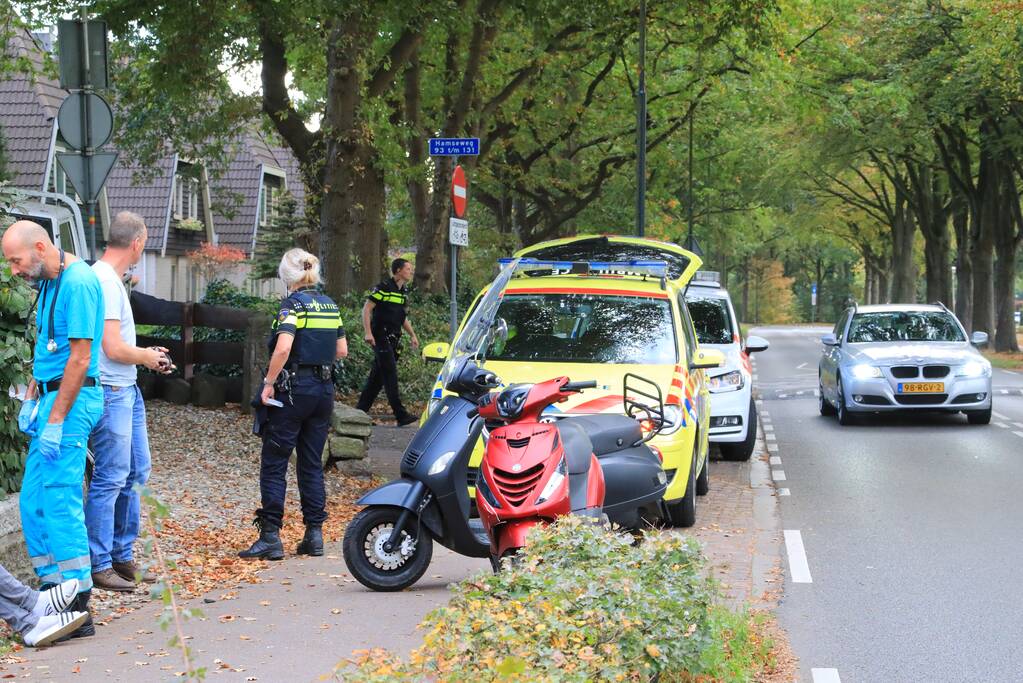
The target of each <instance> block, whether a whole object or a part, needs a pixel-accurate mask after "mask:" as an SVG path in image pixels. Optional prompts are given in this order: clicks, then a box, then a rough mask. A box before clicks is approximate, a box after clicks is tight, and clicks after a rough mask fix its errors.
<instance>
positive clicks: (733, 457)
mask: <svg viewBox="0 0 1023 683" xmlns="http://www.w3.org/2000/svg"><path fill="white" fill-rule="evenodd" d="M757 424H758V423H757V404H756V403H755V402H754V401H753V397H752V396H750V399H749V418H748V421H747V422H746V438H745V439H744V440H742V441H740V442H738V443H723V444H720V446H721V457H722V458H724V459H725V460H730V461H732V462H742V461H743V460H749V457H750V456H751V455H753V448H754V446H756V443H757Z"/></svg>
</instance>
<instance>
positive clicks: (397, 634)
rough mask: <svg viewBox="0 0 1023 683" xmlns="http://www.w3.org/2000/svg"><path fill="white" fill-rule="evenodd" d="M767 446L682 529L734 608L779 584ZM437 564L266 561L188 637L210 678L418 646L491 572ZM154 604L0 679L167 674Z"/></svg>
mask: <svg viewBox="0 0 1023 683" xmlns="http://www.w3.org/2000/svg"><path fill="white" fill-rule="evenodd" d="M410 435H411V430H398V429H395V428H386V427H385V428H378V431H377V433H376V434H375V435H374V441H373V444H374V450H373V457H374V463H375V465H374V467H377V468H379V469H381V470H383V471H388V470H389V469H393V468H394V467H395V464H396V462H397V459H398V457H399V456H400V453H401V451H400V447H401V446H402V442H403V441H405V440H407V439H408V438H409V436H410ZM766 458H767V456H766V453H765V449H764V443H763V441H761V443H760V445H759V448H758V452H757V454H756V455H755V456H754V458H753V459H752V461H751V462H749V463H730V462H723V461H715V462H712V463H711V468H712V469H711V492H710V493H709V494H708V495H707V496H705V497H703V498H700V499H699V502H698V512H697V515H698V521H697V526H696V527H694V528H693V529H691V530H688V531H685V532H683V531H681V530H678V531H673V532H666V533H687V534H691V535H693V536H695V537H696V538H697V539H698V540H699V541H700V542H701V543H702V544H703V545H704V547H705V549H706V554H707V556H708V559H709V563H710V572H711V573H712V575H713V576H714V577H715V578H717V579H718V580H719V581H720V582H721V585H722V588H723V590H724V592H725V594H726V596H727V598H728V599H729V600H730V601H731V602H732V603H734V604H741V603H750V604H753V605H754V606H756V607H766V606H770V605H771V604H772V601H773V600H774V599H776V598H777V594H778V592H779V589H780V586H781V579H780V566H781V543H780V534H779V526H778V516H777V504H776V499H775V497H774V488H773V485H772V483H771V480H770V475H769V468H768V465H767V461H766ZM434 548H435V550H434V560H433V564H432V565H431V567H430V569H429V570H428V572H427V574H426V575H425V577H424V578H423V579H422V580H421V581H420V582H419V583H418V584H416V586H414V587H413V589H411V590H408V591H404V592H401V593H390V594H382V593H373V592H370V591H368V590H366V589H364V588H363V587H362V586H361V585H360V584H358V583H356V582H355V580H354V579H353V578H352V577H351V576H350V575H349V574H348V572H347V571H346V570H345V566H344V562H343V560H342V559H341V557H340V555H341V553H340V543H339V542H338V541H337V540H336V539H334V540H333V541H332V542H329V543H328V545H327V555H326V556H324V557H322V558H302V559H299V558H294V557H289V558H288V559H286V560H284V561H283V562H278V563H271V569H270V570H269V571H268V572H267V573H266V574H265V575H264V578H265V582H264V583H261V584H258V585H246V586H243V587H241V588H239V589H237V590H232V591H229V592H226V593H225V592H217V593H212V594H210V595H208V596H206V598H207V599H208V600H211V601H212V602H209V603H206V602H204V601H201V600H196V601H193V602H191V603H189V604H187V607H188V608H198V609H201V610H202V612H203V615H204V616H203V618H195V619H191V620H188V621H187V622H185V625H184V632H185V633H186V634H187V636H188V642H189V644H190V646H191V648H192V650H193V653H194V656H195V660H196V662H197V663H198V664H199V665H202V666H206V667H208V669H209V674H208V679H209V680H219V679H224V680H239V681H256V680H258V681H316V680H321V679H320V677H321V676H323V675H325V674H327V675H329V674H330V673H331V671H332V670H333V669H334V667H335V666H336V665H337V664H338V663H339V662H341V661H343V660H344V659H345V658H346V657H347V656H348V655H349V654H350V653H351V652H352V651H353V650H356V649H360V648H370V647H385V648H389V649H391V650H393V651H396V652H399V653H403V654H404V653H408V652H409V651H411V650H412V649H414V648H415V647H417V646H418V645H419V644H420V643H421V637H422V636H421V633H420V632H419V631H417V629H416V626H417V625H418V623H419V622H420V621H421V620H422V618H423V617H424V616H425V615H426V614H427V613H428V612H429V611H430V610H431V609H433V608H434V607H436V606H438V605H441V604H444V603H445V602H446V601H447V599H448V588H447V586H448V584H450V583H452V582H455V581H459V580H461V579H463V578H465V577H467V576H470V575H472V574H474V573H476V572H480V571H489V563H488V562H486V561H480V560H472V559H468V558H464V557H461V556H458V555H455V554H454V553H451V552H450V551H448V550H446V549H444V548H442V547H440V546H438V545H436V544H435V546H434ZM159 611H160V610H159V607H150V608H145V609H141V610H138V611H137V612H134V613H132V614H130V615H127V616H124V617H122V618H120V619H116V620H114V621H113V622H112V623H111V624H110V625H108V626H101V627H98V629H97V635H96V637H94V638H90V639H86V640H80V641H73V642H69V643H64V644H62V645H60V646H57V647H53V648H49V649H44V650H38V651H33V650H26V651H23V652H22V653H20V658H21V659H22V661H16V662H14V663H10V664H3V665H0V678H3V677H7V676H11V675H13V676H15V677H18V678H22V677H26V678H31V679H33V680H45V681H49V680H54V681H67V680H75V681H129V680H130V681H161V680H173V678H174V674H175V673H176V672H179V671H181V670H182V669H183V668H184V667H183V665H182V660H181V656H180V652H179V651H176V650H172V649H170V648H168V647H167V644H168V641H169V639H170V637H171V633H170V632H164V631H161V630H160V628H159V627H158V626H157V619H158V615H159Z"/></svg>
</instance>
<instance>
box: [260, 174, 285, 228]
mask: <svg viewBox="0 0 1023 683" xmlns="http://www.w3.org/2000/svg"><path fill="white" fill-rule="evenodd" d="M280 200H281V188H280V187H278V186H277V185H274V184H272V183H268V182H264V183H263V186H262V187H261V188H260V191H259V224H260V225H261V226H263V227H266V226H267V225H269V224H270V223H271V222H272V221H273V219H274V216H276V215H277V206H278V203H279V202H280Z"/></svg>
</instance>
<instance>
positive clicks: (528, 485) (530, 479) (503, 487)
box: [494, 463, 543, 507]
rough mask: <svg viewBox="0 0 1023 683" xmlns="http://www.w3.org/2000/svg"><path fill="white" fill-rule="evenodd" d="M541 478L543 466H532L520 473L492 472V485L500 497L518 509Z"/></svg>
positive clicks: (496, 470)
mask: <svg viewBox="0 0 1023 683" xmlns="http://www.w3.org/2000/svg"><path fill="white" fill-rule="evenodd" d="M542 476H543V464H542V463H541V464H539V465H534V466H533V467H530V468H529V469H526V470H522V471H521V472H507V471H505V470H499V469H495V470H494V483H495V484H497V489H498V490H499V491H500V492H501V495H503V496H504V498H505V499H506V500H507V501H508V502H509V503H511V505H512V506H513V507H519V506H520V505H522V504H523V503H524V502H526V499H527V498H529V494H531V493H532V492H533V489H535V488H536V485H537V484H539V483H540V477H542Z"/></svg>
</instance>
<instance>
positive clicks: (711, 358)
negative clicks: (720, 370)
mask: <svg viewBox="0 0 1023 683" xmlns="http://www.w3.org/2000/svg"><path fill="white" fill-rule="evenodd" d="M724 364H725V354H723V353H721V352H720V351H718V350H717V349H706V350H702V349H697V351H696V353H695V354H694V355H693V359H692V360H691V361H690V362H689V369H690V370H707V369H710V368H717V367H721V366H722V365H724Z"/></svg>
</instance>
